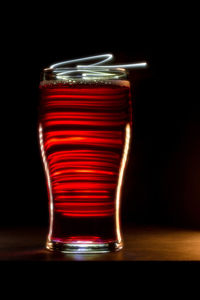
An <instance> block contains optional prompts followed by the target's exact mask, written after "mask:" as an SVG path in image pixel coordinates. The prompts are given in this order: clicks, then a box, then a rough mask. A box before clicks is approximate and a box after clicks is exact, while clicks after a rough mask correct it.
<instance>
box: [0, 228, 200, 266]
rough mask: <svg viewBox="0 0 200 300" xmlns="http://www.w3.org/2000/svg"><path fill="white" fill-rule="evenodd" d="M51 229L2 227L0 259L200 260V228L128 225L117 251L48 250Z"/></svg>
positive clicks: (0, 231)
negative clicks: (47, 241) (69, 252)
mask: <svg viewBox="0 0 200 300" xmlns="http://www.w3.org/2000/svg"><path fill="white" fill-rule="evenodd" d="M46 233H47V229H44V228H42V229H41V228H15V229H0V261H200V230H191V229H180V228H165V227H149V226H146V227H144V226H143V227H138V226H137V227H136V226H133V225H132V226H130V227H127V228H124V230H123V237H124V248H123V250H121V251H119V252H115V253H104V254H63V253H53V252H50V251H48V250H46V249H45V247H44V245H45V239H46Z"/></svg>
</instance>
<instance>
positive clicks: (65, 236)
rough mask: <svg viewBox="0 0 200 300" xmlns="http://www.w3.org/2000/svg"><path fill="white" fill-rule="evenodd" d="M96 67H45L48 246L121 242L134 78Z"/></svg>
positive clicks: (88, 248)
mask: <svg viewBox="0 0 200 300" xmlns="http://www.w3.org/2000/svg"><path fill="white" fill-rule="evenodd" d="M68 69H69V68H68ZM92 72H93V76H91V72H89V69H88V72H87V73H86V75H85V76H83V75H84V74H83V71H81V74H79V73H78V72H74V73H73V68H72V69H71V73H70V75H67V76H65V75H63V76H58V75H57V74H55V73H54V72H53V71H52V70H51V69H45V70H44V71H43V73H42V78H41V82H40V104H39V118H38V129H39V141H40V150H41V156H42V160H43V165H44V169H45V175H46V181H47V189H48V197H49V233H48V237H47V243H46V247H47V249H49V250H58V251H62V252H69V253H71V252H74V253H80V252H82V253H98V252H108V251H115V250H119V249H121V248H122V245H123V243H122V237H121V225H120V195H121V187H122V181H123V174H124V169H125V165H126V161H127V154H128V149H129V143H130V135H131V98H130V82H129V81H128V80H127V79H126V78H127V76H126V71H125V70H124V69H119V68H116V69H112V70H109V69H108V68H106V67H105V69H101V72H98V71H97V72H96V73H94V68H93V69H92ZM94 74H95V76H94Z"/></svg>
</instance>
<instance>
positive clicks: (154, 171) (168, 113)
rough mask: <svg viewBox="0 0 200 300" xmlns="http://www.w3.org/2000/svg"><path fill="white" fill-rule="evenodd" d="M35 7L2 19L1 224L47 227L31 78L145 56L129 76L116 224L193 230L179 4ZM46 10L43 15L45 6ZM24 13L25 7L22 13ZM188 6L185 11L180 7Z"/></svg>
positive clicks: (187, 68) (187, 69)
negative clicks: (80, 64) (69, 64)
mask: <svg viewBox="0 0 200 300" xmlns="http://www.w3.org/2000/svg"><path fill="white" fill-rule="evenodd" d="M57 5H58V4H54V6H52V5H50V4H48V6H46V7H45V8H42V7H41V6H38V7H37V5H36V3H35V4H34V6H32V5H31V4H29V7H26V10H23V11H22V10H21V8H20V7H19V4H18V7H17V11H15V8H14V7H13V14H12V15H10V14H9V15H8V18H6V21H5V22H4V24H3V33H2V36H1V42H2V43H1V44H2V51H3V54H2V57H1V67H2V68H1V70H2V72H1V73H2V81H1V83H2V86H1V93H2V94H1V122H2V124H1V150H2V154H1V175H2V179H1V183H2V188H1V191H2V192H1V209H0V226H1V227H4V226H5V227H6V226H18V225H20V226H29V225H34V226H47V225H48V200H47V192H46V183H45V177H44V172H43V167H42V162H41V159H40V152H39V145H38V137H37V107H38V86H39V81H40V73H41V71H42V69H43V68H44V67H48V66H49V65H50V64H52V63H55V62H58V61H62V60H67V59H73V58H78V57H84V56H90V55H97V54H101V53H113V54H114V55H115V62H116V63H120V62H123V63H124V62H127V63H128V62H135V61H143V60H146V61H147V62H148V64H149V67H148V69H145V70H138V71H137V72H136V71H135V72H131V73H130V80H131V84H132V89H133V95H132V96H133V137H132V143H131V152H130V155H129V164H128V167H127V170H126V175H125V180H124V185H123V193H122V221H123V223H124V224H126V223H129V222H134V223H139V224H159V225H176V226H184V227H198V228H200V115H199V113H200V107H199V106H200V105H199V99H198V97H197V95H198V94H196V93H195V90H196V89H197V87H198V85H197V83H196V78H197V77H196V71H197V70H196V68H197V67H196V61H197V60H198V51H197V49H196V45H195V43H196V38H195V32H194V29H195V28H196V27H195V26H196V25H195V20H196V19H195V16H194V17H193V19H192V23H191V22H190V27H189V25H188V23H189V21H188V14H189V15H190V14H191V13H190V12H189V11H188V12H187V14H186V13H185V12H182V10H181V8H180V7H179V8H178V9H177V10H174V9H175V8H174V7H173V9H172V7H164V6H163V7H152V4H151V7H150V8H149V7H146V6H145V5H144V6H143V8H142V9H141V8H140V9H139V8H136V7H131V6H130V5H129V4H128V3H119V4H117V3H116V4H115V5H114V6H112V7H111V8H109V9H108V7H106V6H105V5H103V4H101V5H100V4H97V6H96V7H91V5H90V6H89V7H90V10H88V7H87V6H86V4H85V3H84V4H80V3H79V4H78V3H77V5H75V7H70V6H69V5H68V6H67V7H65V6H62V5H61V4H59V5H58V6H57ZM47 8H50V10H47ZM23 9H24V7H23ZM186 9H187V8H186Z"/></svg>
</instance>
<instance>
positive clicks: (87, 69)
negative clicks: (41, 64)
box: [41, 66, 127, 81]
mask: <svg viewBox="0 0 200 300" xmlns="http://www.w3.org/2000/svg"><path fill="white" fill-rule="evenodd" d="M126 78H127V70H126V69H124V68H110V67H109V66H81V67H69V68H66V67H65V68H63V67H62V68H45V69H43V71H42V73H41V81H49V80H56V81H57V80H59V81H60V80H61V81H63V80H64V81H71V80H73V81H79V80H81V81H88V80H89V81H91V80H95V81H107V80H120V79H122V80H123V79H126Z"/></svg>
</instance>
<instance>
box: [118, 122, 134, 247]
mask: <svg viewBox="0 0 200 300" xmlns="http://www.w3.org/2000/svg"><path fill="white" fill-rule="evenodd" d="M130 138H131V127H130V124H127V125H126V129H125V144H124V150H123V156H122V161H121V166H120V170H119V178H118V184H117V191H116V231H117V240H118V241H119V243H121V232H120V221H119V217H120V216H119V213H120V195H121V188H122V180H123V175H124V170H125V166H126V161H127V157H128V151H129V144H130Z"/></svg>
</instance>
